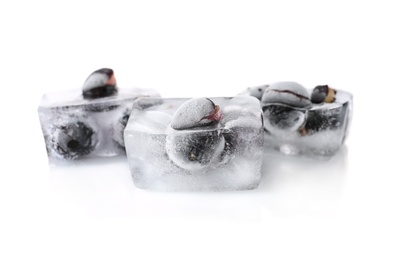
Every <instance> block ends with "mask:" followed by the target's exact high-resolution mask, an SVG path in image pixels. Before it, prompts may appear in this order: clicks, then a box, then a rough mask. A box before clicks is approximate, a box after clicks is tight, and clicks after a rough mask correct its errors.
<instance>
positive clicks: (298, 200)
mask: <svg viewBox="0 0 396 260" xmlns="http://www.w3.org/2000/svg"><path fill="white" fill-rule="evenodd" d="M346 167H347V149H346V147H343V148H342V149H341V150H340V151H339V153H338V154H337V155H336V156H335V157H333V158H332V159H331V160H329V161H317V160H309V159H302V158H299V157H286V156H280V157H279V156H276V155H271V156H270V155H267V156H266V158H265V161H264V167H263V170H262V172H263V174H262V181H261V184H260V186H259V188H258V189H256V190H251V191H235V192H156V191H151V190H141V189H137V188H136V187H135V186H134V185H133V181H132V178H131V175H130V172H129V167H128V163H127V161H126V157H125V156H119V157H115V158H104V159H103V158H102V159H91V160H85V161H77V162H72V163H62V164H57V165H52V166H51V167H50V185H51V187H50V188H51V189H50V190H51V195H52V196H51V197H52V200H51V202H52V204H51V206H52V209H53V213H54V214H61V215H68V216H69V215H70V216H76V215H77V216H80V215H83V216H96V217H97V216H99V217H136V218H183V219H214V220H215V219H228V220H252V221H255V220H259V219H260V218H261V215H262V214H271V215H275V216H280V217H292V216H296V215H299V214H303V215H314V216H326V215H329V214H331V213H332V212H334V210H335V209H336V208H337V205H338V203H339V201H340V198H341V196H342V194H343V186H344V179H345V173H346Z"/></svg>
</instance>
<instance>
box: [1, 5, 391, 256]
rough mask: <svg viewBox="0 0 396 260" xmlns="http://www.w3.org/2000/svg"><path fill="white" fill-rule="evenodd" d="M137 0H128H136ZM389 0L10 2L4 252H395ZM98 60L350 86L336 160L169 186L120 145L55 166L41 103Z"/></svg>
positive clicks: (229, 82) (121, 77)
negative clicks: (109, 152)
mask: <svg viewBox="0 0 396 260" xmlns="http://www.w3.org/2000/svg"><path fill="white" fill-rule="evenodd" d="M127 2H129V3H127ZM395 11H396V9H395V7H394V6H393V5H392V1H378V0H377V1H282V0H277V1H249V0H244V1H173V0H171V1H125V2H124V1H92V2H91V1H90V2H88V1H64V2H63V3H61V2H60V1H58V2H56V3H55V1H41V0H36V1H2V2H1V3H0V29H1V30H0V32H1V34H0V76H1V81H0V83H1V103H0V113H1V114H0V115H1V119H2V120H1V122H2V123H1V127H0V131H1V132H0V133H1V136H2V141H1V142H0V145H1V149H0V153H1V154H0V158H1V159H0V160H1V161H0V162H1V172H0V221H1V222H0V258H1V259H32V258H37V259H123V258H125V259H158V258H160V257H161V259H163V258H169V259H226V258H231V257H235V258H239V259H362V258H367V259H395V257H396V252H395V250H396V249H395V242H396V241H395V240H396V238H395V236H396V235H395V232H396V224H395V221H396V211H395V199H396V188H395V184H396V175H395V174H396V172H395V163H394V162H395V160H394V154H395V152H394V147H395V145H396V143H395V137H394V133H395V126H394V121H395V116H394V114H393V113H392V112H393V111H394V110H395V108H394V106H393V103H394V100H395V95H396V92H395V87H396V86H395V82H396V80H395V67H396V39H395V24H396V16H395ZM101 67H111V68H113V69H114V70H115V74H116V78H117V81H118V85H119V87H132V86H138V87H144V88H156V89H157V90H158V91H159V92H160V93H161V94H162V96H163V97H197V96H232V95H235V94H236V93H239V92H240V91H242V90H243V89H245V88H246V87H249V86H256V85H260V84H264V83H269V82H274V81H281V80H293V81H297V82H300V83H301V84H303V85H305V86H307V87H313V86H315V85H318V84H330V85H331V86H333V87H335V88H339V89H344V90H347V91H350V92H352V93H353V94H354V118H353V122H352V128H351V132H350V136H349V139H348V140H347V143H346V146H345V148H343V149H342V151H341V152H340V153H339V155H337V157H336V158H335V159H334V160H332V161H330V162H327V163H318V162H312V164H307V163H305V164H300V163H297V162H296V161H292V160H291V161H287V162H285V163H284V164H282V165H279V164H278V165H276V164H274V163H272V164H271V162H270V161H269V163H268V164H267V170H266V173H265V174H264V175H263V180H262V183H261V185H260V187H259V189H257V190H255V191H246V192H221V193H188V192H185V193H163V192H162V193H161V192H153V191H146V190H139V189H137V188H135V187H134V186H133V182H132V179H131V177H130V173H129V169H128V166H127V163H126V161H125V158H112V159H103V160H100V161H90V162H87V163H76V164H74V165H71V166H63V167H50V166H49V165H48V160H47V155H46V152H45V147H44V141H43V138H42V135H41V129H40V125H39V120H38V115H37V107H38V104H39V102H40V98H41V95H42V94H43V93H45V92H49V91H55V90H64V89H71V88H79V87H80V86H81V85H82V83H83V82H84V80H85V78H86V77H87V76H88V75H89V74H90V73H91V72H92V71H94V70H96V69H98V68H101Z"/></svg>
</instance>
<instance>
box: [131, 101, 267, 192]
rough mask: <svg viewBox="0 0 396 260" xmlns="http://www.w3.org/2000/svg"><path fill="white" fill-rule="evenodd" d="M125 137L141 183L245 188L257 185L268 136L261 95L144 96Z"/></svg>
mask: <svg viewBox="0 0 396 260" xmlns="http://www.w3.org/2000/svg"><path fill="white" fill-rule="evenodd" d="M194 108H200V109H194ZM124 137H125V147H126V150H127V156H128V161H129V165H130V169H131V173H132V177H133V181H134V183H135V185H136V186H137V187H139V188H143V189H155V190H244V189H253V188H256V187H257V186H258V184H259V181H260V175H261V174H260V169H261V164H262V155H263V149H262V146H263V140H264V136H263V126H262V111H261V106H260V102H259V101H258V99H255V98H252V97H248V96H246V97H244V96H238V97H235V98H210V99H207V98H196V99H155V98H141V99H138V100H137V101H135V103H134V105H133V108H132V113H131V115H130V118H129V122H128V125H127V127H126V128H125V131H124Z"/></svg>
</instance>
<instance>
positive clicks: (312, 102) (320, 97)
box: [261, 82, 352, 157]
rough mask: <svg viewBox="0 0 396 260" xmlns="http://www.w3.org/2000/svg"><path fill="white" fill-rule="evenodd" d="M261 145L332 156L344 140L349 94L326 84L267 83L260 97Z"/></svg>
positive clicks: (348, 120)
mask: <svg viewBox="0 0 396 260" xmlns="http://www.w3.org/2000/svg"><path fill="white" fill-rule="evenodd" d="M261 105H262V108H263V116H264V129H265V133H264V136H265V138H264V139H265V142H264V147H265V148H264V149H267V150H268V149H272V150H277V151H280V152H281V153H284V154H290V155H296V154H301V155H307V156H311V157H312V156H313V157H330V156H333V155H334V154H335V153H336V152H337V151H338V150H339V149H340V147H341V145H342V144H343V143H344V141H345V138H346V136H347V133H348V130H349V125H350V119H351V116H352V95H351V94H350V93H348V92H346V91H342V90H334V89H332V88H330V87H329V86H327V85H321V86H317V87H316V88H314V89H306V88H304V87H303V86H302V85H300V84H298V83H295V82H278V83H274V84H270V85H269V86H268V87H267V88H266V90H265V92H264V94H263V96H262V98H261Z"/></svg>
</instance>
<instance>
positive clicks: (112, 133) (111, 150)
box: [38, 69, 159, 160]
mask: <svg viewBox="0 0 396 260" xmlns="http://www.w3.org/2000/svg"><path fill="white" fill-rule="evenodd" d="M144 96H157V97H158V96H159V95H158V94H157V93H156V91H154V90H152V89H137V88H135V89H118V87H117V86H116V81H115V78H114V74H113V71H112V70H110V69H101V70H98V71H95V72H94V73H92V74H91V75H90V76H89V77H88V79H87V80H86V82H85V83H84V85H83V88H82V91H81V90H79V89H75V90H69V91H62V92H55V93H47V94H45V95H44V96H43V98H42V100H41V103H40V106H39V108H38V113H39V118H40V122H41V128H42V131H43V135H44V139H45V143H46V148H47V152H48V156H49V158H50V159H52V158H58V159H66V160H74V159H81V158H91V157H108V156H115V155H119V154H124V153H125V147H124V138H123V137H124V136H123V131H124V128H125V126H126V123H127V121H128V118H129V114H130V112H131V108H132V105H133V102H134V100H135V99H136V98H138V97H144Z"/></svg>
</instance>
